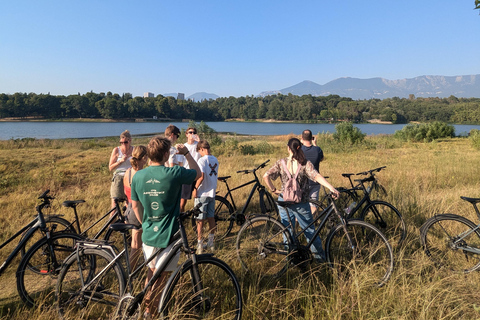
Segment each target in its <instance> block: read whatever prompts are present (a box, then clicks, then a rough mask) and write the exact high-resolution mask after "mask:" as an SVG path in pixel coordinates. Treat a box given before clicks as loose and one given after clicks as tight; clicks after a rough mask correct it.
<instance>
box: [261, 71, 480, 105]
mask: <svg viewBox="0 0 480 320" xmlns="http://www.w3.org/2000/svg"><path fill="white" fill-rule="evenodd" d="M277 93H281V94H285V95H287V94H289V93H291V94H293V95H298V96H302V95H304V94H311V95H313V96H328V95H330V94H336V95H339V96H341V97H349V98H352V99H354V100H359V99H372V98H378V99H385V98H392V97H399V98H408V97H409V95H410V94H414V95H415V97H440V98H446V97H449V96H452V95H453V96H455V97H457V98H473V97H475V98H480V75H467V76H452V77H448V76H420V77H416V78H411V79H400V80H388V79H384V78H371V79H358V78H339V79H336V80H333V81H330V82H328V83H326V84H324V85H320V84H317V83H315V82H312V81H302V82H300V83H298V84H296V85H294V86H291V87H288V88H285V89H281V90H276V91H264V92H262V93H260V94H259V96H267V95H273V94H277Z"/></svg>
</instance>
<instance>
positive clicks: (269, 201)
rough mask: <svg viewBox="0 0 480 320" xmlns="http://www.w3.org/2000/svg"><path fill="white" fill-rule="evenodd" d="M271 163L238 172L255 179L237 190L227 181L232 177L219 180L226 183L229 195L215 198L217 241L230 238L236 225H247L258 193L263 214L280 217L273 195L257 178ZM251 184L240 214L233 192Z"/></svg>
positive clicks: (219, 178)
mask: <svg viewBox="0 0 480 320" xmlns="http://www.w3.org/2000/svg"><path fill="white" fill-rule="evenodd" d="M269 161H270V160H267V161H265V162H264V163H262V164H261V165H259V166H257V167H256V168H254V169H251V170H240V171H237V173H244V174H249V173H251V174H253V179H252V180H251V181H248V182H246V183H244V184H242V185H239V186H237V187H235V188H230V186H229V185H228V182H227V180H228V179H229V178H231V176H226V177H218V178H217V179H218V181H221V182H223V183H225V186H226V188H227V193H225V195H223V196H221V195H216V196H215V222H216V224H217V227H216V228H217V230H216V232H215V235H216V237H217V239H219V240H220V239H223V238H225V237H226V236H228V235H229V234H230V232H231V231H232V228H233V224H234V223H236V224H237V225H239V226H241V225H243V224H244V223H245V221H246V219H247V218H246V211H247V208H248V205H249V204H250V201H251V200H252V198H253V195H254V193H255V192H257V193H258V195H259V201H260V210H261V212H262V214H275V215H277V216H278V208H277V206H276V204H275V200H274V199H273V197H272V195H271V194H270V193H269V192H268V191H267V190H265V186H263V185H262V184H261V183H260V179H258V176H257V171H258V170H259V169H262V168H265V166H266V165H267V163H268V162H269ZM251 184H253V186H252V189H251V191H250V194H249V195H248V198H247V200H246V202H245V205H244V206H243V208H242V210H241V211H240V212H237V211H238V208H237V204H236V203H235V200H234V199H233V195H232V192H233V191H235V190H238V189H241V188H243V187H246V186H248V185H251ZM229 199H230V201H229ZM224 222H226V223H224Z"/></svg>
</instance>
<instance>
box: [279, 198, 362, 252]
mask: <svg viewBox="0 0 480 320" xmlns="http://www.w3.org/2000/svg"><path fill="white" fill-rule="evenodd" d="M328 199H329V202H330V203H329V205H328V206H327V208H325V209H324V210H323V211H322V212H321V213H320V214H319V215H318V216H317V217H316V218H313V221H312V222H311V223H310V224H309V225H308V226H306V227H305V228H304V229H301V231H299V232H296V231H295V228H293V221H292V219H291V217H290V214H289V213H288V205H289V203H288V202H282V201H279V202H278V203H279V205H282V206H283V207H284V208H285V210H286V211H287V216H288V220H289V225H288V226H284V228H283V229H282V232H283V231H285V230H287V229H288V231H287V234H289V235H290V237H291V239H290V240H291V242H292V243H293V244H294V246H295V247H299V246H300V241H299V240H298V237H299V236H300V235H302V234H304V233H305V230H307V229H308V228H310V227H311V226H314V225H315V223H316V222H317V221H318V220H320V219H321V218H322V217H323V219H322V221H321V222H320V224H319V226H318V228H316V229H315V232H314V233H313V236H312V238H311V239H310V241H308V242H307V245H306V246H305V247H306V248H307V249H309V250H310V247H311V246H312V245H313V241H314V239H315V238H316V237H318V235H319V234H320V231H321V230H322V229H323V227H324V226H325V224H326V223H327V220H328V218H329V217H330V216H331V215H332V214H336V215H337V217H338V218H339V219H340V223H341V224H342V226H343V228H345V226H346V224H347V219H346V218H344V217H343V216H342V215H341V214H340V213H339V212H338V209H337V207H336V205H335V203H334V201H333V200H332V199H331V198H330V196H329V198H328ZM309 203H311V204H315V205H317V206H320V203H319V201H318V200H313V199H310V200H309ZM346 231H347V230H345V234H346V236H347V239H348V241H349V243H352V239H350V235H349V233H348V232H346ZM352 247H353V244H352Z"/></svg>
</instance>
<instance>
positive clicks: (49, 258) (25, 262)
mask: <svg viewBox="0 0 480 320" xmlns="http://www.w3.org/2000/svg"><path fill="white" fill-rule="evenodd" d="M49 192H50V190H46V191H45V192H43V193H42V195H40V197H38V199H41V200H42V203H41V204H39V205H38V206H37V207H36V212H37V216H36V217H35V218H34V219H33V220H32V221H31V222H30V223H28V224H27V225H25V226H24V227H23V228H21V229H20V230H19V231H18V232H17V233H15V234H14V235H13V236H12V237H10V238H9V239H7V240H6V241H5V242H4V243H2V244H1V245H0V249H2V248H4V247H5V246H6V245H7V244H9V243H10V242H12V241H13V240H15V239H16V238H18V237H20V235H23V236H22V237H21V239H20V241H19V243H18V244H17V246H16V247H15V248H14V249H13V251H12V252H11V253H10V255H9V256H8V257H7V259H6V260H5V261H4V262H3V263H2V265H1V266H0V276H1V275H2V274H3V272H4V271H5V270H6V269H7V268H8V267H9V265H10V264H11V263H12V261H13V259H14V258H15V257H16V256H17V255H18V254H19V253H20V252H21V251H22V249H24V248H25V244H26V243H27V242H29V241H30V240H31V239H32V237H33V236H34V234H37V233H38V230H40V231H41V232H42V233H43V234H45V237H43V238H41V239H40V240H39V241H38V242H35V244H33V245H32V246H31V247H30V248H29V249H28V251H27V252H26V253H25V255H24V256H23V258H22V259H21V261H20V264H19V265H18V267H17V271H16V277H17V291H18V294H19V295H20V298H21V299H22V301H24V302H25V304H26V305H27V306H29V307H33V306H34V305H36V304H37V303H38V301H40V300H43V301H47V300H48V295H49V293H50V290H51V288H52V285H53V282H54V280H55V276H56V274H57V272H58V270H59V267H60V265H61V263H62V261H63V259H64V258H65V257H66V256H67V255H65V254H63V253H64V252H67V253H68V254H70V253H71V252H72V251H73V247H74V243H75V241H76V240H79V239H82V237H81V236H79V235H76V234H70V233H58V232H52V230H54V229H55V227H54V226H55V223H53V221H54V219H52V220H50V222H52V229H49V227H47V224H46V222H45V217H44V215H43V212H42V210H43V209H44V208H47V207H49V206H50V200H53V199H54V198H53V197H51V196H49V195H48V193H49ZM25 277H27V278H28V279H29V281H28V284H27V286H25V284H24V283H23V280H22V279H23V278H25ZM26 287H28V288H29V289H28V290H27V289H26ZM33 287H34V289H33ZM34 293H35V294H34Z"/></svg>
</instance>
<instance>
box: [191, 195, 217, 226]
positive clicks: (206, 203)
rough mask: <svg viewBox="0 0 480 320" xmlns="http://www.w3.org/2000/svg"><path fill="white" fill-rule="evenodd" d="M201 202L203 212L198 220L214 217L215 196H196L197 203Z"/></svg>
mask: <svg viewBox="0 0 480 320" xmlns="http://www.w3.org/2000/svg"><path fill="white" fill-rule="evenodd" d="M198 203H201V204H202V206H201V207H200V211H202V213H201V214H199V215H198V217H197V220H205V219H207V218H213V217H214V216H215V198H211V197H200V198H195V205H197V204H198Z"/></svg>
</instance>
